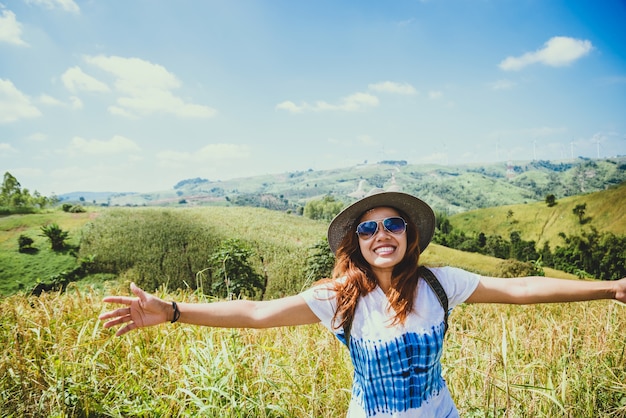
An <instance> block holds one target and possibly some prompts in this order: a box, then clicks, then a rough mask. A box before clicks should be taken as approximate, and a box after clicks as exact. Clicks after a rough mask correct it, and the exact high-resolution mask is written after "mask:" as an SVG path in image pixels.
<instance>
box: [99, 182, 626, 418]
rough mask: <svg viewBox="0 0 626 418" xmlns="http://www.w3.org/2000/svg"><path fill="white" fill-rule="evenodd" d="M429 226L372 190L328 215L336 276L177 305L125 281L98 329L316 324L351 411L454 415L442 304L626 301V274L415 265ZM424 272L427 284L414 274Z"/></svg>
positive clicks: (426, 215)
mask: <svg viewBox="0 0 626 418" xmlns="http://www.w3.org/2000/svg"><path fill="white" fill-rule="evenodd" d="M434 229H435V215H434V213H433V211H432V209H431V208H430V207H429V206H428V205H427V204H426V203H424V202H423V201H422V200H420V199H418V198H416V197H414V196H411V195H409V194H405V193H399V192H380V193H374V194H371V195H369V196H367V197H365V198H363V199H361V200H359V201H357V202H355V203H354V204H352V205H350V206H349V207H348V208H346V209H344V210H343V211H342V212H341V213H340V214H339V215H337V217H335V219H333V221H332V222H331V224H330V226H329V228H328V242H329V244H330V247H331V249H332V251H333V252H334V253H335V255H336V263H335V268H334V270H333V276H332V278H331V279H328V280H324V281H321V282H319V283H317V284H316V285H315V286H313V287H312V288H311V289H308V290H306V291H304V292H303V293H301V294H299V295H295V296H290V297H286V298H282V299H276V300H270V301H260V302H259V301H247V300H236V301H228V302H216V303H197V304H192V303H178V304H177V303H175V302H172V303H168V302H166V301H163V300H161V299H159V298H157V297H155V296H153V295H151V294H148V293H146V292H144V291H143V290H141V289H139V288H138V287H137V286H135V285H134V284H131V290H132V292H133V293H134V294H135V296H136V297H134V298H132V297H124V296H109V297H106V298H104V301H105V302H109V303H119V304H124V305H127V307H123V308H119V309H115V310H112V311H110V312H107V313H104V314H102V315H101V316H100V319H102V320H109V321H108V322H106V323H105V324H104V326H105V328H109V327H112V326H116V325H123V326H122V327H121V328H120V329H119V330H118V331H117V333H116V335H123V334H125V333H127V332H129V331H131V330H134V329H137V328H141V327H147V326H151V325H157V324H160V323H163V322H166V321H171V322H176V321H179V322H184V323H188V324H195V325H204V326H210V327H231V328H269V327H279V326H290V325H303V324H312V323H317V322H321V323H322V324H323V325H324V326H326V327H327V328H329V329H330V330H331V332H333V333H334V334H335V335H336V336H337V337H338V338H339V339H340V340H342V341H343V342H344V343H346V344H347V345H348V347H349V349H350V356H351V358H352V363H353V365H354V379H353V387H352V398H351V401H350V407H349V410H348V416H349V417H367V416H376V417H416V416H424V417H457V416H458V412H457V409H456V407H455V405H454V402H453V401H452V398H451V396H450V393H449V391H448V389H447V387H446V384H445V381H444V380H443V378H442V376H441V363H440V358H441V354H442V345H443V339H444V334H445V330H446V327H447V313H448V310H449V309H452V308H454V307H455V306H456V305H458V304H460V303H463V302H466V303H511V304H532V303H545V302H574V301H583V300H593V299H617V300H619V301H622V302H625V301H626V278H624V279H621V280H619V281H613V282H602V281H597V282H590V281H578V280H563V279H556V278H547V277H521V278H515V279H507V280H503V279H501V278H493V277H484V276H480V275H477V274H474V273H470V272H467V271H464V270H461V269H458V268H452V267H442V268H432V269H430V270H428V269H426V270H425V269H423V268H419V267H418V266H419V264H418V262H419V256H420V253H421V252H422V251H423V250H424V249H425V248H426V247H427V246H428V244H429V242H430V240H431V239H432V236H433V233H434ZM428 271H431V272H432V273H433V274H434V277H435V278H436V279H435V280H434V282H427V281H426V280H421V277H424V276H426V275H427V273H428ZM437 284H440V285H439V286H437ZM438 288H441V289H442V290H443V292H444V293H442V292H440V291H438V290H437V289H438ZM438 293H439V294H438ZM442 306H444V308H442Z"/></svg>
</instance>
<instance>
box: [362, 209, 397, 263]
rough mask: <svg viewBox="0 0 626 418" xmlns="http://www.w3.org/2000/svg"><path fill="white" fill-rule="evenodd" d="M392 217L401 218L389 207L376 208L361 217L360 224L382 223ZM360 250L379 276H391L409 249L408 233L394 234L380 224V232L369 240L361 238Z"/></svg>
mask: <svg viewBox="0 0 626 418" xmlns="http://www.w3.org/2000/svg"><path fill="white" fill-rule="evenodd" d="M392 216H401V215H400V214H399V213H398V211H396V210H395V209H393V208H388V207H378V208H374V209H372V210H370V211H368V212H365V214H364V215H363V216H362V217H361V219H360V220H359V222H365V221H381V220H383V219H385V218H389V217H392ZM359 248H360V249H361V254H362V255H363V258H364V259H365V261H367V262H368V263H369V265H370V266H371V267H372V270H373V271H374V272H375V273H376V274H377V275H378V274H380V273H383V272H386V273H388V274H391V272H392V271H393V268H394V266H395V265H397V264H398V263H400V261H402V259H403V258H404V254H405V253H406V248H407V238H406V232H405V233H402V234H393V233H391V232H388V231H386V230H385V229H384V228H383V227H382V225H381V224H380V222H379V224H378V230H377V231H376V233H375V234H374V236H372V237H371V238H369V239H362V238H359Z"/></svg>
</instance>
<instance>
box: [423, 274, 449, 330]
mask: <svg viewBox="0 0 626 418" xmlns="http://www.w3.org/2000/svg"><path fill="white" fill-rule="evenodd" d="M417 271H418V272H419V274H420V276H422V277H423V278H424V280H426V283H428V285H429V286H430V288H431V289H432V291H433V292H434V293H435V295H436V296H437V299H439V303H440V304H441V307H442V308H443V324H444V329H443V335H446V332H447V331H448V315H449V312H448V295H446V291H445V290H444V288H443V286H442V285H441V283H440V282H439V280H437V278H436V277H435V274H434V273H433V272H432V271H430V270H429V269H428V268H427V267H425V266H420V267H419V269H418V270H417Z"/></svg>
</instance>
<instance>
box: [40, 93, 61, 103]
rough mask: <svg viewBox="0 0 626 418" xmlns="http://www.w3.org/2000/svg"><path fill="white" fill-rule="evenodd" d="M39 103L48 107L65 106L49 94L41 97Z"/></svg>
mask: <svg viewBox="0 0 626 418" xmlns="http://www.w3.org/2000/svg"><path fill="white" fill-rule="evenodd" d="M39 103H41V104H43V105H48V106H63V102H62V101H60V100H58V99H55V98H54V97H52V96H49V95H47V94H42V95H41V96H39Z"/></svg>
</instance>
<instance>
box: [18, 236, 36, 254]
mask: <svg viewBox="0 0 626 418" xmlns="http://www.w3.org/2000/svg"><path fill="white" fill-rule="evenodd" d="M34 242H35V241H33V239H32V238H31V237H28V236H26V235H20V236H19V238H18V239H17V243H18V245H19V251H20V252H21V253H25V252H28V251H29V250H31V249H32V248H33V247H32V245H33V243H34Z"/></svg>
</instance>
